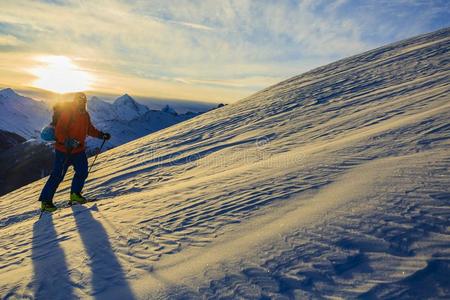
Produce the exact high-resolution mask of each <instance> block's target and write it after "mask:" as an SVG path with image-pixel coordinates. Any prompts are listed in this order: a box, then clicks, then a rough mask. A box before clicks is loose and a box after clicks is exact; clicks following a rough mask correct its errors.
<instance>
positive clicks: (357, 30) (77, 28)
mask: <svg viewBox="0 0 450 300" xmlns="http://www.w3.org/2000/svg"><path fill="white" fill-rule="evenodd" d="M448 5H449V4H448V2H446V1H407V2H401V1H396V2H392V1H385V2H382V3H381V4H380V1H356V0H353V1H350V0H340V1H334V2H330V1H325V0H314V1H313V0H304V1H283V0H280V1H270V0H260V1H247V0H224V1H215V0H211V1H207V0H205V1H181V0H177V1H175V0H166V1H157V0H145V1H140V0H134V1H119V0H116V1H102V0H100V1H70V0H69V1H46V2H37V1H25V0H16V1H6V2H5V3H2V10H1V11H0V51H3V50H2V49H3V48H2V46H6V45H7V46H8V47H9V48H8V49H7V50H8V51H9V53H10V55H13V52H14V53H15V54H17V53H20V54H22V56H24V57H25V56H26V55H28V56H35V55H65V56H69V57H71V58H72V59H73V60H74V61H75V62H76V63H77V65H79V66H81V67H83V69H84V70H86V71H89V72H92V73H95V74H94V75H95V77H97V78H101V80H99V82H98V85H97V86H96V88H97V89H99V90H103V91H107V90H108V89H114V90H118V88H119V87H120V88H121V89H123V90H122V91H118V92H120V93H122V92H125V91H127V92H130V93H140V94H143V95H147V96H155V97H161V96H162V95H167V94H170V97H174V98H180V97H181V96H182V95H183V97H190V98H192V99H203V100H207V99H210V100H216V99H220V101H224V98H225V100H228V101H235V100H238V99H239V98H242V97H244V96H246V95H249V94H250V93H253V92H256V91H257V90H259V89H262V88H264V87H265V86H267V85H268V84H272V83H274V81H276V80H282V79H286V78H288V77H289V76H293V75H297V74H299V73H301V72H304V71H306V70H308V69H310V68H313V67H316V66H319V65H321V64H323V63H326V62H331V61H333V60H336V59H338V58H343V57H346V56H349V55H352V54H356V53H358V52H361V51H364V50H367V49H370V48H373V47H375V46H380V45H381V44H384V43H387V42H391V41H394V40H396V39H399V38H404V37H407V36H411V35H414V34H418V33H422V32H426V31H430V30H432V29H436V27H439V26H441V27H442V26H443V25H446V24H447V26H448V24H449V21H448V19H449V18H448V11H450V9H448V8H449V7H448ZM445 10H447V12H445ZM412 16H414V18H413V17H412ZM445 19H446V20H447V21H442V20H445ZM439 22H440V23H439ZM2 24H3V25H2ZM405 24H407V26H405ZM12 50H14V51H12ZM4 51H6V50H4ZM3 54H4V55H3V56H4V57H5V58H6V57H8V55H7V54H6V53H5V52H4V53H3ZM9 67H10V66H9ZM17 68H23V66H17ZM10 71H11V70H9V72H10ZM16 71H17V70H16ZM5 72H6V71H5V69H4V68H1V66H0V76H1V77H0V80H3V77H4V76H5V75H4V73H5ZM17 72H18V71H17ZM121 80H122V81H121ZM3 81H4V80H3ZM125 82H126V83H127V85H125ZM137 83H139V84H137ZM165 89H168V90H167V91H166V90H165ZM177 93H179V95H177ZM215 95H216V96H215Z"/></svg>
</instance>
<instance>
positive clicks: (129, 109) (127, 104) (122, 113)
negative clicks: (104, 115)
mask: <svg viewBox="0 0 450 300" xmlns="http://www.w3.org/2000/svg"><path fill="white" fill-rule="evenodd" d="M113 105H114V107H115V108H116V112H117V116H118V117H119V118H120V119H121V120H125V121H130V120H133V119H136V118H138V117H140V116H142V115H144V114H145V113H146V112H148V111H149V109H148V107H147V106H145V105H142V104H139V103H137V102H136V100H134V99H133V98H132V97H131V96H130V95H128V94H125V95H123V96H120V97H119V98H117V99H116V100H115V101H114V103H113Z"/></svg>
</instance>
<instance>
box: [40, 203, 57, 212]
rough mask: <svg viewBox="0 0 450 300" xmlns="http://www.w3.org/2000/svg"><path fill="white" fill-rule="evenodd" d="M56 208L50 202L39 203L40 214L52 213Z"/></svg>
mask: <svg viewBox="0 0 450 300" xmlns="http://www.w3.org/2000/svg"><path fill="white" fill-rule="evenodd" d="M56 209H57V207H56V206H55V205H54V204H53V202H52V201H42V203H41V212H44V211H47V212H54V211H55V210H56Z"/></svg>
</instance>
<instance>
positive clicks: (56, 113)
mask: <svg viewBox="0 0 450 300" xmlns="http://www.w3.org/2000/svg"><path fill="white" fill-rule="evenodd" d="M70 105H71V102H59V103H57V104H55V105H54V106H53V116H52V122H51V123H50V125H47V126H45V127H44V128H42V130H41V139H42V140H44V141H47V142H54V141H56V135H55V127H56V124H57V123H58V120H59V118H60V117H61V114H62V112H64V111H67V110H70V109H71V108H70ZM71 123H72V116H71V117H70V121H69V123H68V124H67V127H66V131H67V130H68V128H69V126H70V124H71Z"/></svg>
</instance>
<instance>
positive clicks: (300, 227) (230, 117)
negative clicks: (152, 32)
mask: <svg viewBox="0 0 450 300" xmlns="http://www.w3.org/2000/svg"><path fill="white" fill-rule="evenodd" d="M449 48H450V29H444V30H441V31H437V32H435V33H432V34H429V35H424V36H420V37H417V38H414V39H411V40H407V41H403V42H400V43H397V44H392V45H389V46H386V47H382V48H379V49H375V50H373V51H370V52H367V53H363V54H361V55H358V56H354V57H350V58H348V59H345V60H341V61H338V62H336V63H333V64H330V65H327V66H324V67H321V68H318V69H315V70H313V71H310V72H308V73H305V74H303V75H300V76H297V77H294V78H291V79H289V80H286V81H284V82H282V83H279V84H277V85H275V86H272V87H269V88H267V89H265V90H263V91H261V92H259V93H257V94H255V95H252V96H250V97H248V98H246V99H243V100H242V101H240V102H238V103H236V104H232V105H228V106H226V107H223V108H220V109H217V110H214V111H211V112H209V113H206V114H204V115H201V116H199V117H197V118H194V119H191V120H188V121H186V122H183V123H181V124H178V125H175V126H173V127H170V128H167V129H165V130H162V131H160V132H157V133H155V134H152V135H149V136H147V137H144V138H141V139H139V140H136V141H133V142H130V143H128V144H126V145H123V146H121V147H118V148H115V149H112V150H110V151H108V152H106V153H104V154H102V155H100V156H99V158H98V164H97V165H96V166H95V167H94V170H93V173H92V174H91V175H90V178H89V180H88V182H87V185H86V193H85V194H86V196H87V197H89V196H91V197H96V198H99V201H98V202H96V203H95V204H90V208H89V209H85V208H81V207H77V206H75V207H73V208H71V209H70V208H68V209H62V210H60V211H58V212H57V213H55V214H53V216H50V215H44V216H43V218H42V219H41V220H39V221H37V210H36V207H37V203H36V199H37V198H38V194H39V192H40V190H41V188H42V186H43V183H44V181H42V180H41V181H38V182H36V183H33V184H31V185H28V186H26V187H24V188H22V189H20V190H17V191H14V192H12V193H10V194H8V195H6V196H3V197H1V198H0V209H1V212H2V216H1V219H0V228H1V229H0V230H1V237H2V238H1V239H0V254H1V255H0V283H1V285H0V295H1V296H2V298H6V299H14V298H27V297H28V298H38V299H67V298H89V297H91V298H98V299H132V298H164V297H170V298H183V299H185V298H198V297H204V298H211V299H220V298H224V299H225V298H246V299H261V298H263V299H264V298H274V299H288V298H299V299H308V298H313V299H320V298H358V297H360V298H377V299H378V298H420V299H424V298H439V297H441V298H447V297H449V296H450V280H449V279H448V278H450V232H449V231H450V221H449V217H450V206H449V200H450V171H449V168H450V125H449V121H448V120H450V98H449V89H450V88H449V87H450V85H449V78H450V76H449V75H450V72H449V70H450V61H449V58H448V57H449ZM71 175H72V174H69V175H68V176H67V179H66V181H65V182H64V183H63V185H62V187H61V188H60V190H59V192H58V193H57V196H56V201H57V202H64V201H66V200H67V199H66V197H67V196H68V192H69V188H70V187H69V184H70V181H69V180H68V179H69V178H71V177H72V176H71Z"/></svg>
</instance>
